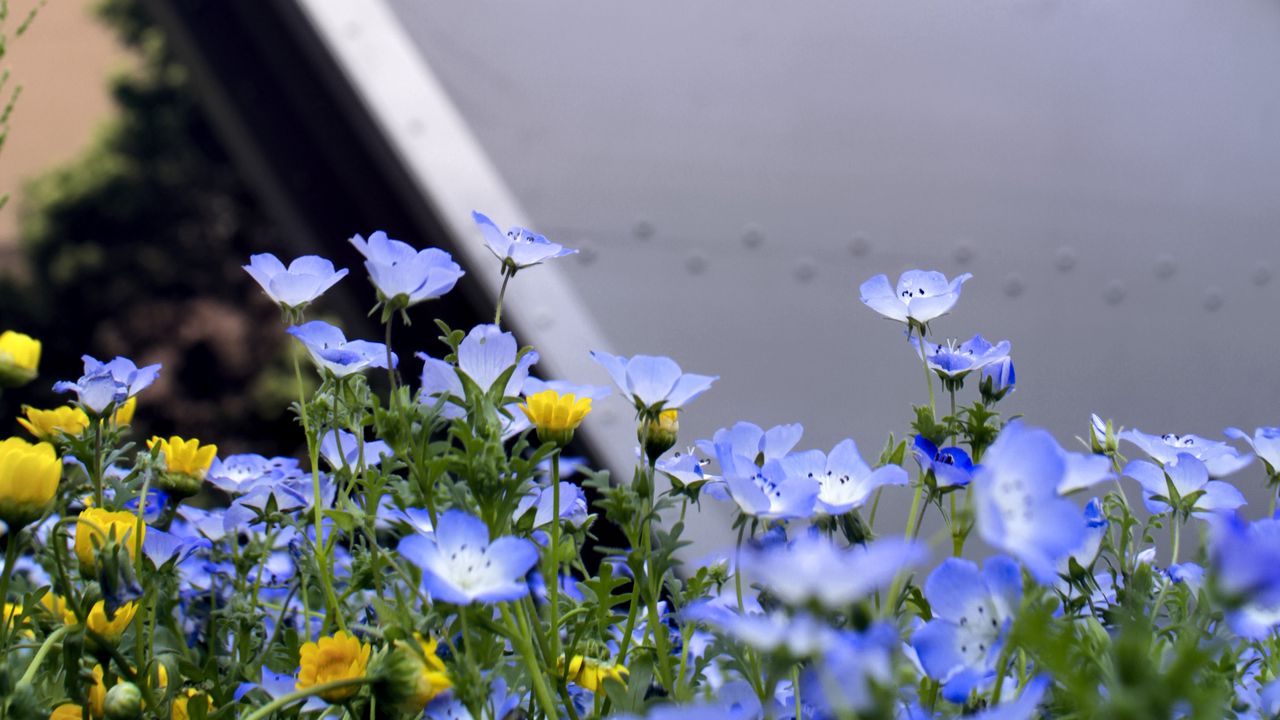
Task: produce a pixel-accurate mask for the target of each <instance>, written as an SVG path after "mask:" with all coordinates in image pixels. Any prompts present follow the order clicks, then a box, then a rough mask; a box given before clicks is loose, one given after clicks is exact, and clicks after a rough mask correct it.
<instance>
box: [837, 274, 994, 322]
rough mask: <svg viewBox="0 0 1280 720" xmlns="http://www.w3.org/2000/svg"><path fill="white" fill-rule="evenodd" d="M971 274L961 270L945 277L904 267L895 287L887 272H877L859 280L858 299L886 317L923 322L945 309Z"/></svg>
mask: <svg viewBox="0 0 1280 720" xmlns="http://www.w3.org/2000/svg"><path fill="white" fill-rule="evenodd" d="M971 277H973V275H971V274H969V273H965V274H963V275H959V276H957V277H956V278H955V279H954V280H947V276H946V275H943V274H942V273H940V272H936V271H932V270H908V271H907V272H905V273H902V276H901V277H899V278H898V285H897V287H896V288H895V287H893V286H891V285H889V278H888V277H887V276H885V275H877V276H875V277H873V278H871V279H870V280H868V281H866V282H864V283H862V287H861V292H862V302H863V303H865V304H866V305H867V307H869V308H871V309H872V310H875V311H876V312H878V313H880V314H881V315H883V316H885V317H887V318H889V319H890V320H897V321H898V322H904V323H905V322H912V321H914V322H915V323H918V324H920V325H923V324H925V323H927V322H929V321H930V320H933V319H934V318H937V317H939V316H941V315H945V314H946V313H948V312H949V311H950V310H951V308H952V307H954V306H955V304H956V301H957V300H959V299H960V286H961V285H963V284H964V283H965V281H966V280H968V279H969V278H971Z"/></svg>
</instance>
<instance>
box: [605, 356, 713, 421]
mask: <svg viewBox="0 0 1280 720" xmlns="http://www.w3.org/2000/svg"><path fill="white" fill-rule="evenodd" d="M591 357H592V358H594V359H595V361H596V362H598V363H600V364H601V365H602V366H603V367H604V369H605V370H606V371H608V373H609V376H610V377H611V378H613V382H614V383H616V384H617V386H618V388H619V389H621V390H622V394H623V395H625V396H626V397H627V399H629V400H631V401H632V402H633V403H634V404H635V406H636V410H638V411H647V412H658V411H661V410H676V409H678V408H681V407H683V406H684V404H685V403H687V402H689V401H691V400H693V399H694V398H696V397H698V396H699V395H701V394H702V393H704V392H706V391H707V390H708V389H710V387H711V383H713V382H715V381H716V380H719V379H720V378H719V376H714V375H695V374H693V373H686V372H683V371H681V370H680V366H679V365H677V364H676V361H675V360H672V359H671V358H669V357H655V356H651V355H636V356H634V357H632V358H630V359H628V358H625V357H621V356H619V355H610V354H609V353H607V352H603V351H600V350H593V351H591Z"/></svg>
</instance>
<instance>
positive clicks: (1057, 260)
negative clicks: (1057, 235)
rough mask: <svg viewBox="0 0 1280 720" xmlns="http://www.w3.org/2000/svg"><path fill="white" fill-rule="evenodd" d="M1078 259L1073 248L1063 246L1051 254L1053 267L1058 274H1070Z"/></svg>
mask: <svg viewBox="0 0 1280 720" xmlns="http://www.w3.org/2000/svg"><path fill="white" fill-rule="evenodd" d="M1078 259H1079V258H1078V256H1077V254H1076V250H1075V248H1073V247H1070V246H1068V245H1063V246H1062V247H1060V248H1058V251H1057V252H1055V253H1054V254H1053V266H1054V267H1055V268H1057V269H1058V272H1071V271H1072V270H1074V269H1075V267H1076V262H1077V260H1078Z"/></svg>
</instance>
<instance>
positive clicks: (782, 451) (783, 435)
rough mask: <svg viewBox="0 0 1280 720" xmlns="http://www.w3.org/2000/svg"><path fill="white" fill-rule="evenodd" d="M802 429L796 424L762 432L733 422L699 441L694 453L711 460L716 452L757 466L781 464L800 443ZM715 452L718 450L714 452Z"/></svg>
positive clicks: (746, 424) (754, 427)
mask: <svg viewBox="0 0 1280 720" xmlns="http://www.w3.org/2000/svg"><path fill="white" fill-rule="evenodd" d="M803 434H804V426H803V425H801V424H800V423H791V424H789V425H775V426H773V427H771V428H769V429H768V430H764V429H763V428H761V427H760V426H759V425H756V424H755V423H749V422H737V423H734V424H733V426H732V427H727V428H720V429H719V430H717V431H716V433H715V435H713V436H712V437H711V439H710V440H699V441H698V443H697V445H698V449H699V450H701V451H702V453H703V454H704V455H708V456H715V455H717V454H718V453H720V452H726V450H725V448H727V452H728V453H730V454H732V455H737V456H739V457H743V458H746V459H748V460H750V461H752V462H754V463H756V464H757V465H764V464H765V463H766V462H768V461H770V460H781V459H782V458H783V457H785V456H786V454H787V453H789V452H791V449H792V448H794V447H795V446H796V443H798V442H800V436H801V435H803ZM717 448H721V449H720V450H717Z"/></svg>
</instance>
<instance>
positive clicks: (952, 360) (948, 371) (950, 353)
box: [911, 335, 1012, 381]
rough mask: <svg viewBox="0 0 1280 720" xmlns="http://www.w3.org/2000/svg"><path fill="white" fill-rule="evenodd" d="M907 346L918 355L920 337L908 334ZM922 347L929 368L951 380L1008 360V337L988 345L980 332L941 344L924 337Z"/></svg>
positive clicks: (963, 377)
mask: <svg viewBox="0 0 1280 720" xmlns="http://www.w3.org/2000/svg"><path fill="white" fill-rule="evenodd" d="M911 345H912V347H914V348H915V349H916V357H921V350H920V348H921V342H920V339H919V338H916V337H912V338H911ZM923 346H924V358H923V359H924V360H925V362H927V363H928V364H929V369H930V370H932V371H934V372H935V373H937V375H938V377H940V378H942V379H943V380H953V381H962V380H964V379H965V377H967V376H968V375H969V373H971V372H975V371H978V370H983V369H985V368H987V367H988V366H991V365H993V364H995V363H998V362H1000V361H1002V360H1008V359H1009V351H1010V349H1011V348H1012V345H1011V344H1010V343H1009V341H1008V340H1001V341H1000V343H999V344H996V345H992V344H991V343H990V342H988V341H987V340H986V338H984V337H982V336H981V335H974V336H973V337H972V338H970V339H968V340H965V341H964V342H962V343H957V342H956V341H955V340H948V341H947V343H946V344H945V345H943V344H941V343H933V342H928V341H927V340H926V341H925V342H924V343H923Z"/></svg>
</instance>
